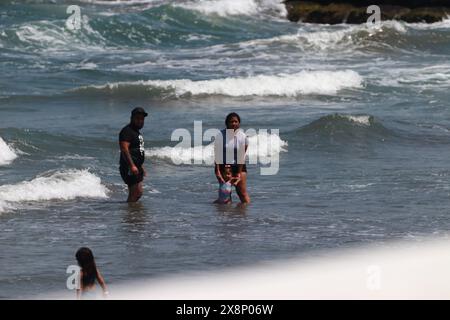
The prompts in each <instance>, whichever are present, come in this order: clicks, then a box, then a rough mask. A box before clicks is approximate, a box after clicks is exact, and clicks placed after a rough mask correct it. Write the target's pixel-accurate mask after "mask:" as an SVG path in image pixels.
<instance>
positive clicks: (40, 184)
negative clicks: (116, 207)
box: [0, 170, 108, 210]
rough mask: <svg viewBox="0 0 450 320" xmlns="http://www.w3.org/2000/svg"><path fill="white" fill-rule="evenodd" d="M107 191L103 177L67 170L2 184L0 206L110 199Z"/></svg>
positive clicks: (86, 172)
mask: <svg viewBox="0 0 450 320" xmlns="http://www.w3.org/2000/svg"><path fill="white" fill-rule="evenodd" d="M107 193H108V189H107V188H106V187H105V186H104V185H103V184H102V183H101V180H100V178H99V177H97V176H96V175H94V174H93V173H90V172H89V171H88V170H64V171H57V172H52V173H47V174H44V175H41V176H38V177H36V178H34V179H33V180H30V181H24V182H20V183H17V184H11V185H3V186H0V207H2V206H3V210H5V208H6V209H8V205H9V207H11V205H13V204H14V203H19V202H31V201H49V200H72V199H76V198H106V197H107Z"/></svg>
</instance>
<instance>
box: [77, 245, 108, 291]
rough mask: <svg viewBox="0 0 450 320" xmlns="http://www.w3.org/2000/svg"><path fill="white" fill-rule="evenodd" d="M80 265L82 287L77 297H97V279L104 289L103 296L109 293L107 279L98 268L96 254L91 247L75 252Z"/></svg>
mask: <svg viewBox="0 0 450 320" xmlns="http://www.w3.org/2000/svg"><path fill="white" fill-rule="evenodd" d="M75 257H76V258H77V261H78V265H79V266H80V268H81V270H80V282H79V284H80V288H79V289H77V299H79V300H80V299H96V298H97V292H96V286H95V281H97V282H98V283H99V284H100V286H101V287H102V289H103V297H106V296H107V295H108V290H107V288H106V284H105V280H104V279H103V277H102V275H101V274H100V272H99V271H98V269H97V265H96V264H95V260H94V255H93V254H92V251H91V249H89V248H80V249H78V251H77V253H76V254H75Z"/></svg>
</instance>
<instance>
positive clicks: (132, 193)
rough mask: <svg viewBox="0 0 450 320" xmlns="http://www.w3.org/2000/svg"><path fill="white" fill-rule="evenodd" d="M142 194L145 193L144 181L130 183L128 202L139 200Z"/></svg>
mask: <svg viewBox="0 0 450 320" xmlns="http://www.w3.org/2000/svg"><path fill="white" fill-rule="evenodd" d="M142 194H143V186H142V182H139V183H136V184H132V185H129V186H128V199H127V202H137V201H138V200H139V199H140V198H141V197H142Z"/></svg>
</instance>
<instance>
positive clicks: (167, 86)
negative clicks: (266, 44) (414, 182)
mask: <svg viewBox="0 0 450 320" xmlns="http://www.w3.org/2000/svg"><path fill="white" fill-rule="evenodd" d="M362 86H363V78H362V77H361V76H360V75H359V74H358V73H357V72H355V71H352V70H345V71H302V72H299V73H295V74H278V75H270V76H269V75H258V76H253V77H246V78H223V79H213V80H200V81H192V80H189V79H181V80H148V81H135V82H116V83H109V84H106V85H102V86H87V87H81V88H77V89H74V90H71V91H72V92H75V93H83V94H87V95H103V94H106V95H108V94H109V95H119V96H121V95H124V96H125V95H130V94H133V95H134V96H136V95H138V94H143V95H150V96H152V95H163V96H167V95H169V96H170V95H172V96H174V97H182V96H189V95H194V96H196V95H224V96H231V97H240V96H286V97H295V96H299V95H308V94H323V95H334V94H336V93H337V92H338V91H340V90H342V89H350V88H361V87H362Z"/></svg>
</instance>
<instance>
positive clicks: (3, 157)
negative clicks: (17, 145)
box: [0, 138, 17, 166]
mask: <svg viewBox="0 0 450 320" xmlns="http://www.w3.org/2000/svg"><path fill="white" fill-rule="evenodd" d="M16 158H17V153H16V152H15V151H14V150H13V149H12V148H11V147H10V146H9V145H7V144H6V142H5V141H4V140H3V139H2V138H0V166H1V165H7V164H10V163H11V162H12V161H13V160H14V159H16Z"/></svg>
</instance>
